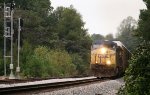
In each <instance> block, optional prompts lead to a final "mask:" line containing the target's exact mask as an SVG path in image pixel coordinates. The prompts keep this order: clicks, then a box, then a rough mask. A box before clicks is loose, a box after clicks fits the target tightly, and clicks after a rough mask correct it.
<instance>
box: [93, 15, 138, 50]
mask: <svg viewBox="0 0 150 95" xmlns="http://www.w3.org/2000/svg"><path fill="white" fill-rule="evenodd" d="M136 29H137V21H136V20H135V19H134V18H133V17H131V16H129V17H127V18H125V19H124V20H123V21H122V22H121V23H120V25H119V26H118V28H117V33H116V37H114V36H113V34H107V35H106V36H103V35H101V34H92V35H91V39H92V41H95V40H112V41H113V40H118V41H121V42H122V43H123V44H124V45H125V46H126V47H127V49H128V50H130V51H131V52H132V51H133V50H134V49H135V47H137V45H138V44H139V42H140V40H139V39H138V38H137V37H136V33H135V30H136Z"/></svg>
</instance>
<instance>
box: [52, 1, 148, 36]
mask: <svg viewBox="0 0 150 95" xmlns="http://www.w3.org/2000/svg"><path fill="white" fill-rule="evenodd" d="M50 1H51V3H52V6H53V7H54V8H56V7H58V6H64V7H69V6H70V5H73V6H74V8H75V9H76V10H77V11H78V12H79V13H80V14H81V15H82V19H83V21H84V22H85V28H87V29H88V33H89V34H93V33H96V34H101V35H107V34H109V33H112V34H114V35H115V34H116V32H117V27H118V26H119V25H120V23H121V21H122V20H123V19H125V18H127V17H128V16H132V17H133V18H134V19H136V20H138V17H139V13H140V9H144V8H146V6H145V4H144V3H143V1H142V0H50Z"/></svg>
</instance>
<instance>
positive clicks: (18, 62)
mask: <svg viewBox="0 0 150 95" xmlns="http://www.w3.org/2000/svg"><path fill="white" fill-rule="evenodd" d="M20 30H21V28H20V18H19V25H18V67H19V53H20Z"/></svg>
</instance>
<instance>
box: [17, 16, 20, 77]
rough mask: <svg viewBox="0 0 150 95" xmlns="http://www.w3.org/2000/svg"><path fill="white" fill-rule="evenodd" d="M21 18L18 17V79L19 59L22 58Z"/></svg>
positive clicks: (18, 70) (18, 71)
mask: <svg viewBox="0 0 150 95" xmlns="http://www.w3.org/2000/svg"><path fill="white" fill-rule="evenodd" d="M20 22H21V19H20V18H18V64H17V68H16V73H17V79H20V75H19V73H20V66H19V59H20V31H21V26H20Z"/></svg>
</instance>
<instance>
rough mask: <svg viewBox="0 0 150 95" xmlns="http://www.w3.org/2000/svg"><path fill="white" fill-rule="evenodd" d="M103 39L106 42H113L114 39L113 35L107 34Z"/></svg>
mask: <svg viewBox="0 0 150 95" xmlns="http://www.w3.org/2000/svg"><path fill="white" fill-rule="evenodd" d="M105 39H106V40H113V39H114V37H113V34H107V35H106V36H105Z"/></svg>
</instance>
